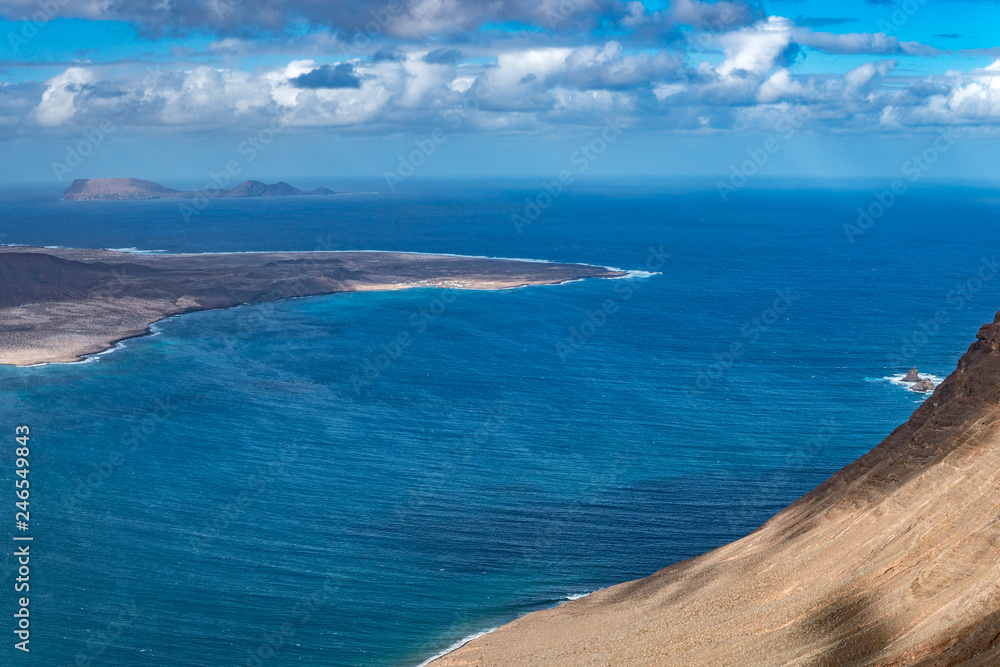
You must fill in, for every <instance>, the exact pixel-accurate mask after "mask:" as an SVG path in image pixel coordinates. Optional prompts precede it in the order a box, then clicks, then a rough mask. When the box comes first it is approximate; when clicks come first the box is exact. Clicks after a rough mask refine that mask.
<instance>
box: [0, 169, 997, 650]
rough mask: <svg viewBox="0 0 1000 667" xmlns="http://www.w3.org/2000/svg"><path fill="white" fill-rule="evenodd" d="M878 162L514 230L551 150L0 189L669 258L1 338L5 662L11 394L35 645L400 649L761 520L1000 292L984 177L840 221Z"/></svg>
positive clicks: (615, 578)
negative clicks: (6, 354)
mask: <svg viewBox="0 0 1000 667" xmlns="http://www.w3.org/2000/svg"><path fill="white" fill-rule="evenodd" d="M329 185H332V186H334V188H335V189H341V190H342V189H350V188H344V187H337V184H336V183H330V184H329ZM879 185H880V184H877V183H876V184H872V185H871V186H870V187H862V186H844V185H838V186H832V185H830V186H827V185H824V184H823V183H819V182H815V183H805V184H803V183H798V184H794V185H782V184H780V183H778V184H772V187H767V188H760V189H755V190H750V189H748V190H745V191H741V192H738V193H736V194H735V195H733V196H731V197H730V199H729V201H728V202H723V201H722V200H721V199H720V198H719V196H718V195H717V194H716V192H715V191H714V190H713V189H712V187H711V183H707V184H704V185H703V187H697V186H693V185H690V184H686V185H683V184H677V183H674V184H671V183H667V184H663V183H657V182H654V181H650V182H640V183H625V182H620V183H615V182H607V183H592V184H576V185H574V186H573V188H572V189H570V190H568V191H567V192H566V193H564V194H563V195H562V196H561V197H558V198H557V199H556V200H555V201H554V202H553V203H552V204H551V205H550V206H549V207H548V208H546V209H544V210H541V211H540V214H539V215H538V216H537V218H536V219H535V221H534V222H533V224H531V225H530V226H527V227H525V228H524V229H523V230H522V233H520V234H519V233H518V231H517V230H516V229H515V227H514V225H513V224H512V223H511V214H512V213H515V212H522V213H523V210H524V207H525V198H534V197H535V196H536V195H537V193H538V192H539V189H538V184H537V183H533V182H523V183H517V182H491V183H451V182H438V183H432V184H424V185H416V184H412V185H408V186H407V187H405V188H401V189H400V191H399V192H398V193H397V194H388V193H377V194H372V193H371V192H370V190H371V188H367V190H368V191H369V192H365V188H363V187H360V186H358V187H357V188H356V190H357V191H358V192H357V193H356V194H345V195H339V196H335V197H325V198H301V199H272V200H254V201H242V200H228V201H226V200H219V201H214V202H212V203H211V205H210V206H209V207H208V208H207V209H206V210H205V211H204V212H202V213H200V214H199V215H197V216H195V217H193V218H192V219H191V220H189V221H185V220H184V219H183V218H182V216H181V214H180V212H179V209H178V207H177V203H176V202H169V201H148V202H110V203H97V202H94V203H67V202H61V201H58V188H39V189H24V190H20V191H17V192H14V191H8V192H5V193H2V194H0V234H5V235H6V236H4V238H3V242H6V243H18V244H30V245H60V246H68V247H104V248H136V249H142V250H165V251H171V252H210V251H251V250H315V249H318V248H322V249H331V248H337V249H342V250H353V249H371V250H405V251H414V252H443V253H459V254H471V255H489V256H502V257H520V258H533V259H541V260H558V261H568V262H587V263H594V264H600V265H606V266H614V267H621V268H625V269H634V270H646V271H648V268H649V267H648V266H647V261H648V260H649V258H650V257H651V255H652V256H653V257H657V256H665V255H669V257H666V258H665V259H663V261H662V265H661V266H658V267H655V263H654V268H658V271H656V272H654V275H645V274H639V275H636V276H634V277H632V278H629V279H627V280H611V281H609V280H589V281H582V282H575V283H570V284H565V285H560V286H544V287H528V288H523V289H517V290H509V291H500V292H442V291H438V290H432V289H427V290H413V291H408V292H397V293H385V294H378V293H365V294H345V295H335V296H327V297H317V298H308V299H300V300H292V301H285V302H281V303H276V304H265V305H259V306H245V307H240V308H235V309H232V310H227V311H217V312H204V313H197V314H192V315H186V316H182V317H178V318H172V319H169V320H166V321H164V322H162V323H160V324H159V325H157V326H156V335H154V336H149V337H145V338H141V339H134V340H130V341H128V342H127V343H125V344H124V346H123V347H122V348H121V349H117V350H115V351H113V352H111V353H109V354H105V355H103V356H100V357H98V358H97V360H96V361H92V362H88V363H83V364H73V365H49V366H43V367H36V368H27V369H15V368H10V367H0V416H2V418H0V498H2V499H3V502H2V508H3V509H2V510H0V539H3V540H4V541H5V542H7V544H8V547H7V548H5V549H4V560H3V561H2V569H0V591H2V593H0V612H2V613H0V618H4V619H6V620H5V621H3V622H0V637H2V638H3V642H2V645H0V663H3V664H7V663H9V662H12V656H13V654H14V650H15V649H14V648H13V644H14V641H15V639H14V637H15V636H14V634H13V627H14V625H13V619H12V614H13V613H14V611H15V610H16V607H15V604H16V598H17V597H18V596H19V594H15V593H14V591H13V579H14V577H15V576H17V575H16V572H14V568H15V561H14V559H13V557H12V555H11V552H12V551H13V549H12V548H10V545H12V544H14V543H13V542H12V541H11V539H10V538H11V537H12V536H13V535H14V534H15V533H16V532H17V531H16V530H15V528H14V512H15V508H14V506H13V505H14V500H15V499H14V481H15V479H16V478H15V477H14V469H15V468H14V466H15V463H14V447H15V443H14V429H15V426H17V425H20V424H27V425H30V427H31V431H32V434H31V435H32V439H31V443H32V453H31V473H30V474H31V490H32V495H31V502H32V504H31V532H32V534H33V536H34V538H35V539H34V541H33V542H32V543H31V550H32V554H33V557H32V561H31V575H30V576H31V580H30V586H31V590H30V595H31V639H30V642H31V643H30V647H31V653H32V655H33V657H34V659H35V662H36V664H39V665H42V664H44V665H57V666H61V665H114V666H122V667H142V666H145V665H155V666H164V667H175V666H177V665H186V666H187V665H191V666H202V665H203V666H206V667H219V666H222V665H224V666H227V667H228V666H229V665H247V666H255V665H274V666H276V667H277V666H280V665H322V666H329V667H333V666H354V665H380V666H390V665H391V666H396V665H417V664H419V663H421V662H422V661H424V660H426V659H427V658H429V657H431V656H433V655H435V654H437V653H440V652H441V651H444V650H446V649H447V648H448V647H449V646H452V645H453V644H455V642H457V641H460V640H461V639H463V638H465V637H468V636H470V635H473V634H476V633H479V632H482V631H484V630H488V629H490V628H494V627H496V626H497V625H499V624H502V623H504V622H506V621H509V620H511V619H513V618H515V617H517V616H519V615H522V614H525V613H527V612H530V611H532V610H535V609H539V608H543V607H548V606H552V605H555V604H558V603H560V602H561V601H565V600H566V599H568V598H571V597H574V596H578V595H581V594H585V593H587V592H590V591H593V590H595V589H597V588H601V587H604V586H608V585H611V584H615V583H619V582H622V581H626V580H629V579H634V578H637V577H642V576H644V575H648V574H650V573H652V572H654V571H656V570H658V569H660V568H662V567H664V566H666V565H669V564H670V563H673V562H675V561H677V560H680V559H683V558H688V557H691V556H694V555H697V554H699V553H702V552H705V551H707V550H709V549H712V548H713V547H716V546H719V545H721V544H723V543H726V542H728V541H731V540H734V539H737V538H739V537H741V536H743V535H746V534H747V533H749V532H750V531H752V530H753V529H754V528H755V527H757V526H758V525H760V524H761V523H762V522H764V521H765V520H766V519H767V518H768V517H769V516H770V515H772V514H773V513H775V512H776V511H777V510H779V509H780V508H781V507H783V506H784V505H786V504H787V503H789V502H790V501H792V500H794V499H795V498H796V497H798V496H800V495H801V494H803V493H805V492H806V491H808V490H809V489H810V488H812V487H813V486H815V485H816V484H817V483H819V482H821V481H822V480H823V479H825V478H826V477H827V476H829V475H830V474H831V473H832V472H834V471H835V470H837V469H838V468H840V467H841V466H843V465H845V464H846V463H848V462H850V461H852V460H854V459H856V458H857V457H858V456H859V455H861V454H862V453H864V452H865V451H867V450H868V449H870V448H871V447H873V446H874V445H876V444H878V442H879V441H881V440H882V439H883V438H884V437H885V436H886V435H887V434H888V433H889V432H890V431H891V430H892V429H893V428H894V427H895V426H897V425H898V424H900V423H902V422H903V421H905V420H906V419H907V417H908V416H909V415H910V413H911V412H912V411H913V410H914V409H915V408H916V407H917V405H918V404H919V402H920V401H921V400H922V398H921V396H919V395H916V394H914V393H912V392H909V391H907V389H906V388H905V387H903V386H900V385H898V384H895V383H893V382H892V381H891V380H889V379H887V378H892V377H893V376H897V375H901V374H902V373H904V372H905V371H906V370H908V368H909V367H910V366H911V365H917V366H918V367H919V369H920V370H921V371H922V372H926V373H930V374H932V375H934V376H937V377H944V376H946V375H947V374H948V373H950V372H951V371H952V370H953V369H954V367H955V363H956V361H957V359H958V357H959V355H960V354H961V353H962V352H964V351H965V349H966V348H967V347H968V345H969V344H970V343H971V342H972V341H973V340H974V336H975V333H976V331H977V329H978V327H979V326H980V325H981V324H982V323H984V322H986V321H990V320H992V318H993V315H994V313H995V312H996V310H997V309H998V308H1000V276H998V275H997V271H998V269H997V267H995V266H994V264H993V262H994V260H993V257H994V254H995V253H997V252H998V248H997V247H996V246H997V238H998V237H997V235H996V232H995V230H996V228H997V224H998V222H1000V220H998V214H997V204H998V202H1000V191H998V190H995V189H987V188H982V187H972V186H966V187H963V186H960V185H955V184H950V185H938V186H925V187H922V188H913V189H911V190H910V191H908V192H907V193H906V194H905V196H903V197H901V198H900V199H899V201H897V202H895V203H894V204H893V206H891V207H890V208H889V209H888V211H886V212H885V213H884V214H883V215H881V216H880V217H879V218H878V219H877V220H875V221H874V224H872V225H871V226H869V227H868V229H867V230H865V231H864V233H863V234H861V235H856V236H855V238H854V239H853V240H854V242H853V243H852V242H850V241H849V240H848V237H847V234H845V231H844V225H845V224H849V223H853V222H855V220H856V218H857V217H858V213H857V208H858V207H859V206H864V207H867V206H869V204H871V203H872V202H873V201H874V200H873V195H872V191H873V189H877V188H878V187H879ZM654 251H655V252H654ZM984 260H985V261H984ZM935 318H937V321H936V322H935ZM403 332H407V333H409V334H410V335H411V337H412V344H410V345H409V346H408V347H406V348H405V349H403V350H401V351H400V350H395V351H396V352H398V354H397V355H395V358H390V357H388V356H383V357H380V355H384V354H386V353H385V352H384V350H385V347H384V346H387V347H389V348H392V345H391V344H392V343H393V342H394V341H396V340H397V338H398V336H399V334H400V333H403ZM387 359H388V363H386V361H387ZM369 363H372V364H379V365H380V366H382V370H381V371H380V375H379V376H378V377H376V378H375V379H374V380H373V381H372V382H371V383H370V384H369V385H367V386H364V387H360V388H358V387H356V386H355V385H353V384H352V382H351V377H352V376H353V375H357V374H360V373H362V372H363V371H364V369H365V368H366V365H367V364H369Z"/></svg>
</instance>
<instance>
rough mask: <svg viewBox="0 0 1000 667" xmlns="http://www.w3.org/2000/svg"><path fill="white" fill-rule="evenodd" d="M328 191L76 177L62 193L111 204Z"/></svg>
mask: <svg viewBox="0 0 1000 667" xmlns="http://www.w3.org/2000/svg"><path fill="white" fill-rule="evenodd" d="M332 194H334V192H333V190H330V189H329V188H322V187H321V188H316V189H315V190H312V191H310V192H303V191H302V190H299V189H298V188H296V187H294V186H291V185H289V184H288V183H285V182H284V181H282V182H280V183H274V184H272V185H268V184H266V183H261V182H260V181H245V182H243V183H240V184H239V185H237V186H236V187H234V188H232V189H228V190H225V189H219V190H206V191H200V190H171V189H170V188H165V187H163V186H162V185H159V184H158V183H153V182H152V181H143V180H140V179H138V178H78V179H76V180H75V181H73V183H72V184H70V186H69V187H68V188H66V190H65V191H64V192H63V199H65V200H66V201H114V200H124V199H190V198H194V197H209V198H212V199H220V198H228V197H296V196H307V195H332Z"/></svg>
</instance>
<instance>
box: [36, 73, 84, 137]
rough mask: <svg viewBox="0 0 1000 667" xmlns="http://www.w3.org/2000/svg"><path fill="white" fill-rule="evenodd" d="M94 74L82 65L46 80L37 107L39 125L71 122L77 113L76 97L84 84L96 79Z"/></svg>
mask: <svg viewBox="0 0 1000 667" xmlns="http://www.w3.org/2000/svg"><path fill="white" fill-rule="evenodd" d="M95 80H96V79H95V77H94V74H93V73H92V72H90V71H89V70H87V69H84V68H82V67H70V68H69V69H67V70H66V71H65V72H63V73H62V74H59V75H58V76H54V77H52V78H51V79H49V80H48V81H46V82H45V84H46V88H45V92H43V93H42V99H41V101H40V102H39V103H38V107H37V108H36V109H35V113H34V117H35V120H36V121H37V122H38V124H39V125H42V126H47V127H51V126H57V125H63V124H65V123H67V122H69V121H70V120H71V119H72V118H73V116H75V115H76V112H77V110H78V109H77V106H76V98H77V96H78V95H79V94H80V93H81V92H82V91H83V86H84V85H87V84H92V83H93V82H94V81H95Z"/></svg>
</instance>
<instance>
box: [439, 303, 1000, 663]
mask: <svg viewBox="0 0 1000 667" xmlns="http://www.w3.org/2000/svg"><path fill="white" fill-rule="evenodd" d="M434 665H435V667H437V666H441V667H444V666H453V665H630V666H631V665H677V666H681V665H683V666H685V667H690V666H694V665H698V666H701V665H705V666H709V665H711V666H716V665H719V666H721V665H733V666H736V665H740V666H755V665H795V666H801V667H804V666H806V665H810V666H811V665H817V666H818V665H824V666H840V665H843V666H845V667H846V666H848V665H850V666H857V665H870V666H875V665H878V666H889V665H892V666H900V667H901V666H903V665H906V666H911V665H918V666H921V667H931V666H932V665H933V666H935V667H947V666H951V665H966V666H969V667H980V666H981V667H986V666H988V665H1000V315H998V316H997V319H996V320H995V321H994V323H993V324H987V325H985V326H984V327H983V328H982V329H981V330H980V332H979V334H978V336H977V340H976V342H975V343H973V344H972V346H971V347H970V348H969V350H968V352H967V353H966V354H965V355H964V356H963V357H962V358H961V360H960V361H959V363H958V368H957V369H956V370H955V372H954V373H952V374H951V375H950V376H949V377H948V378H947V379H946V380H945V381H944V382H943V383H942V384H941V385H940V386H939V387H938V388H937V390H936V391H935V392H934V394H933V395H932V396H931V397H930V398H929V399H928V400H927V401H926V402H925V403H924V404H923V405H922V406H921V407H920V408H919V409H918V410H917V411H916V412H915V413H914V414H913V416H912V417H910V419H909V421H907V422H906V423H905V424H903V425H902V426H900V427H899V428H897V429H896V430H895V431H893V432H892V434H891V435H889V437H888V438H886V439H885V441H884V442H882V443H881V444H880V445H879V446H878V447H876V448H875V449H873V450H872V451H871V452H869V453H868V454H866V455H865V456H863V457H862V458H860V459H859V460H858V461H856V462H854V463H852V464H850V465H848V466H847V467H845V468H844V469H842V470H841V471H839V472H838V473H836V474H835V475H833V477H831V478H830V479H829V480H827V481H826V482H824V483H823V484H822V485H820V486H819V487H817V488H816V489H814V490H813V491H812V492H810V493H809V494H808V495H806V496H804V497H803V498H801V499H799V500H798V501H796V502H795V503H793V504H792V505H790V506H789V507H787V508H786V509H785V510H783V511H782V512H780V513H779V514H777V515H776V516H775V517H773V518H772V519H771V520H770V521H768V522H767V523H766V524H765V525H764V526H762V527H761V528H759V529H758V530H757V531H756V532H754V533H752V534H751V535H749V536H748V537H746V538H744V539H742V540H739V541H738V542H734V543H732V544H729V545H726V546H724V547H721V548H719V549H716V550H715V551H711V552H709V553H707V554H704V555H703V556H700V557H698V558H694V559H691V560H688V561H683V562H681V563H677V564H675V565H673V566H671V567H668V568H666V569H664V570H661V571H660V572H657V573H656V574H654V575H652V576H650V577H647V578H646V579H641V580H638V581H634V582H630V583H626V584H621V585H619V586H615V587H612V588H609V589H606V590H602V591H598V592H596V593H594V594H592V595H590V596H588V597H586V598H583V599H581V600H577V601H575V602H570V603H568V604H566V605H563V606H561V607H558V608H556V609H551V610H546V611H541V612H536V613H534V614H530V615H528V616H526V617H524V618H522V619H519V620H517V621H515V622H513V623H511V624H509V625H507V626H504V627H503V628H501V629H499V630H497V631H496V632H494V633H491V634H489V635H486V636H484V637H481V638H480V639H477V640H475V641H473V642H471V643H469V644H467V645H466V646H465V647H463V648H461V649H459V650H458V651H456V652H454V653H451V654H449V655H447V656H445V657H444V658H442V659H440V660H438V661H436V662H435V663H434Z"/></svg>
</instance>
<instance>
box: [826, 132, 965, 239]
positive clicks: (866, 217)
mask: <svg viewBox="0 0 1000 667" xmlns="http://www.w3.org/2000/svg"><path fill="white" fill-rule="evenodd" d="M952 131H953V129H952V128H950V127H949V128H946V129H943V130H939V131H938V136H937V137H936V138H935V139H934V141H933V142H932V144H931V145H930V146H928V147H927V148H925V149H924V150H922V151H921V152H920V153H916V154H914V155H913V156H911V157H910V159H909V160H907V161H906V162H904V163H903V165H902V171H903V175H904V176H906V178H907V180H909V182H910V183H916V182H917V181H919V180H920V179H921V178H923V176H924V174H926V173H927V172H928V171H929V170H930V169H931V168H932V167H933V166H934V165H935V164H936V163H937V161H938V160H940V159H941V156H942V155H944V154H945V153H947V152H948V151H949V150H951V147H952V146H954V145H955V136H954V135H953V134H952ZM909 188H910V186H909V185H907V183H906V181H904V180H902V179H899V178H897V179H896V180H894V181H893V182H892V183H890V184H889V187H888V188H887V189H885V190H879V191H877V192H875V193H874V195H873V197H872V201H871V203H869V204H868V205H867V206H859V207H858V218H857V220H856V221H855V222H854V223H845V224H844V235H845V236H846V237H847V240H848V241H849V242H850V243H852V244H853V243H855V240H856V239H857V238H858V237H859V236H864V234H865V233H866V232H867V231H868V230H869V229H871V228H872V227H873V226H874V225H875V223H876V222H878V220H879V219H880V218H881V217H882V216H884V215H885V214H886V212H887V211H888V210H889V209H891V208H892V207H893V206H894V205H895V204H896V202H897V201H899V198H900V197H902V196H903V195H905V194H906V193H907V191H908V190H909Z"/></svg>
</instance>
